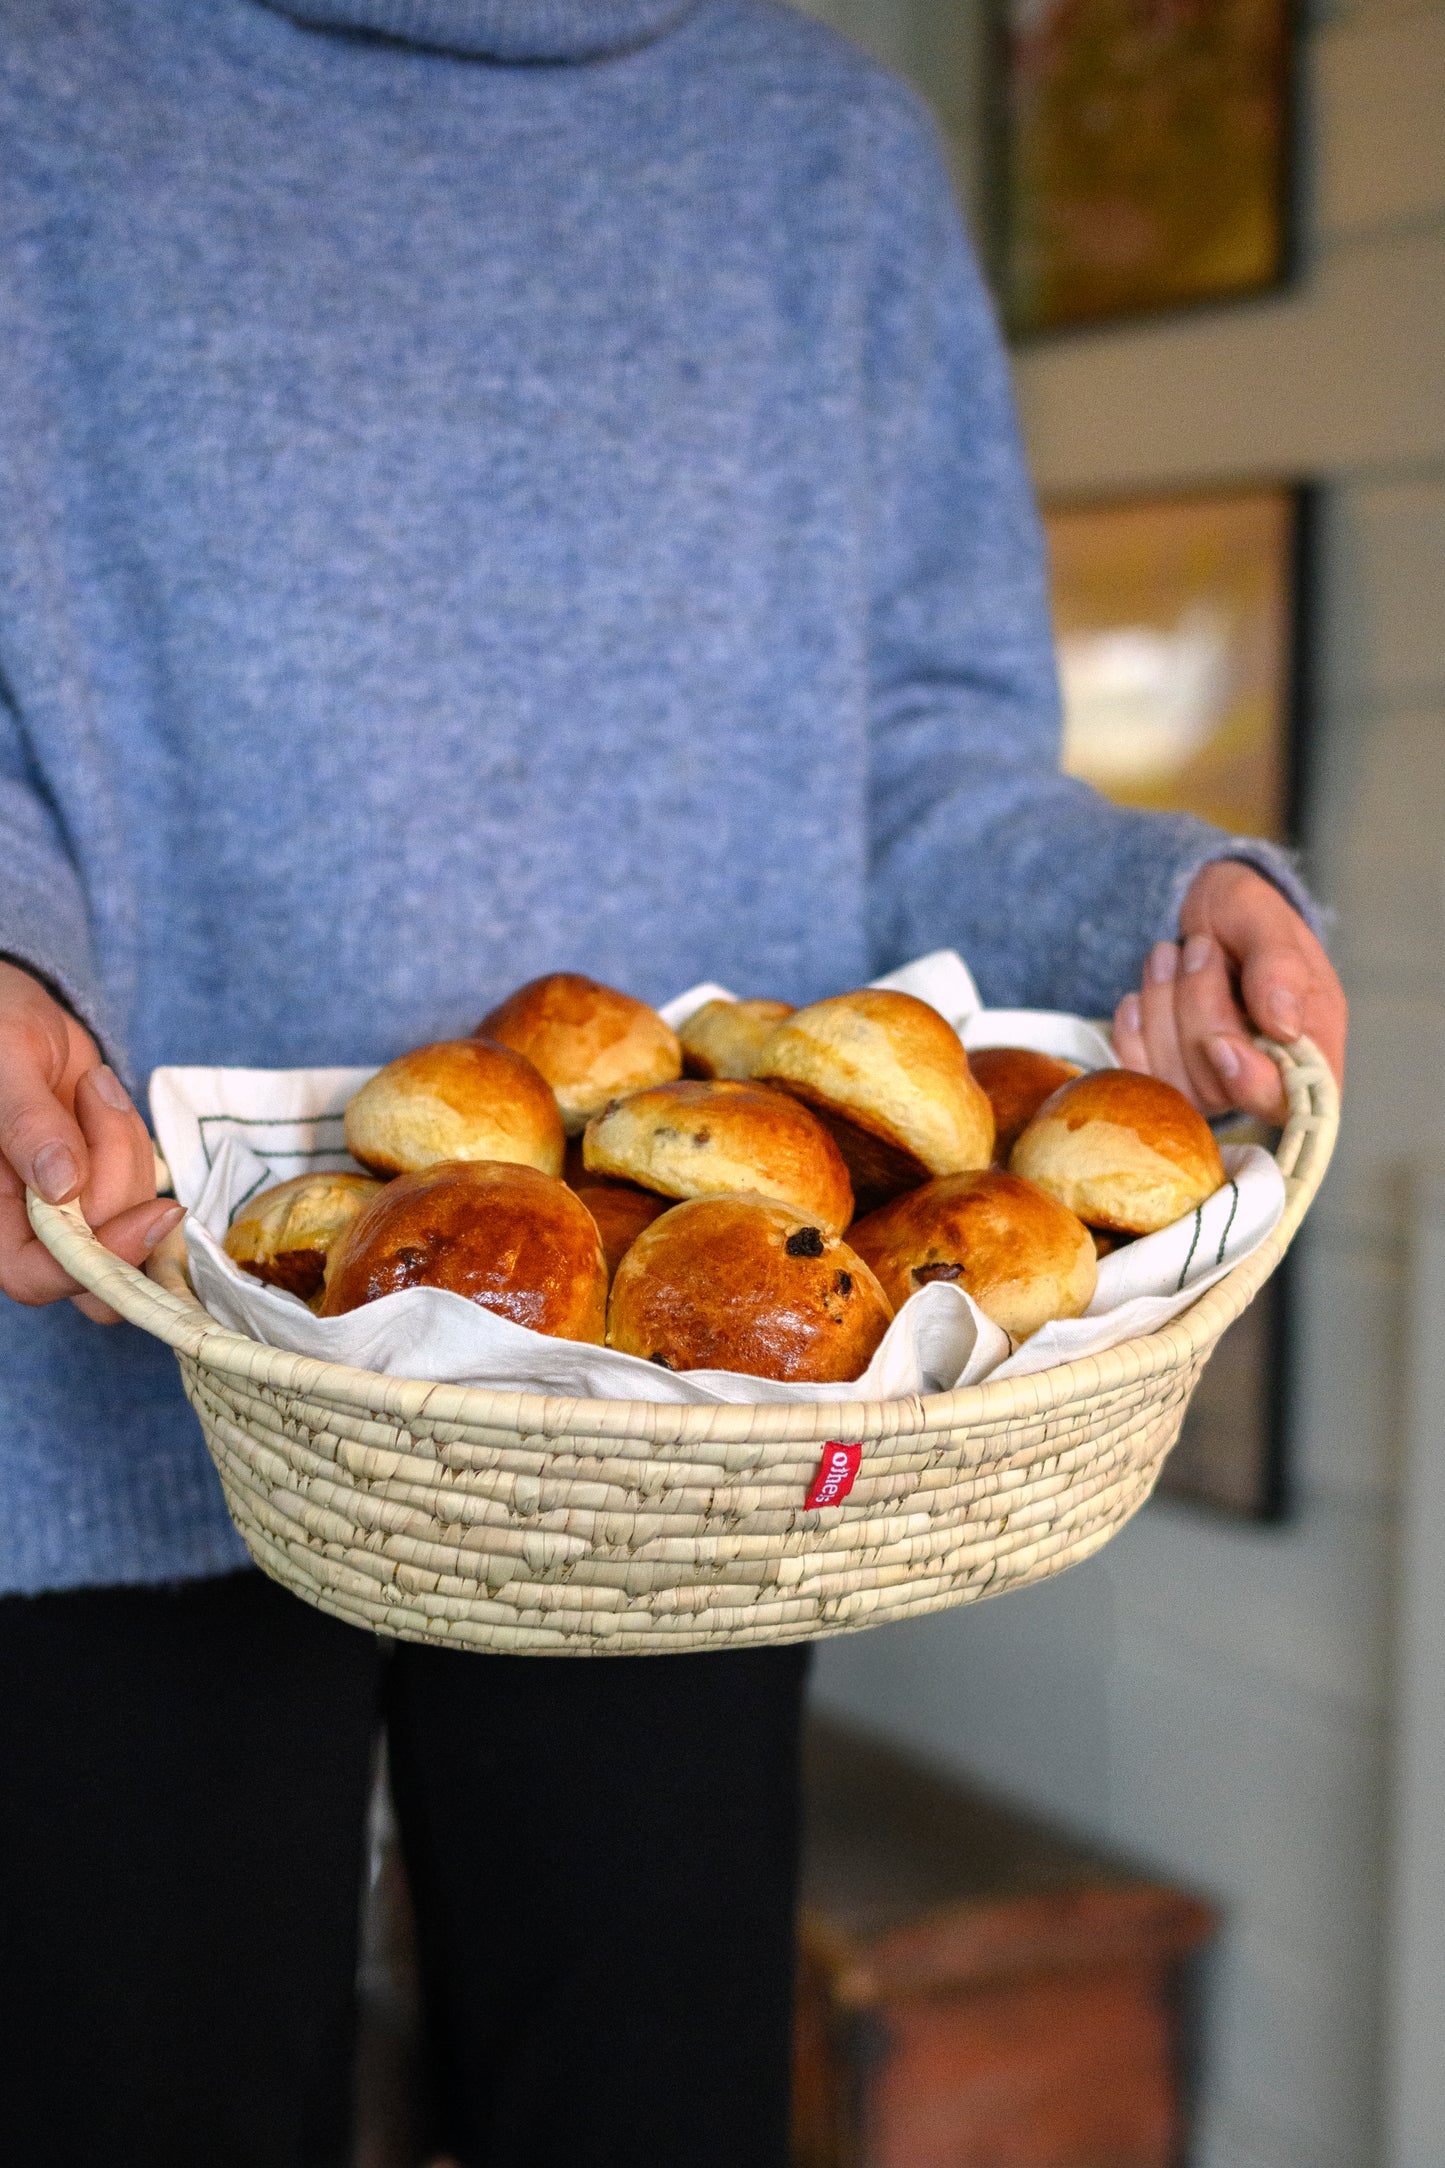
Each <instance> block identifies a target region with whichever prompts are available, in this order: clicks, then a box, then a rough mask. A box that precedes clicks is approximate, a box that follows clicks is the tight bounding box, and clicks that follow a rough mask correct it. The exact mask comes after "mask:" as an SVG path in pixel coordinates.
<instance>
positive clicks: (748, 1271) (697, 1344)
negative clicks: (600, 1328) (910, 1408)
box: [607, 1196, 893, 1384]
mask: <svg viewBox="0 0 1445 2168" xmlns="http://www.w3.org/2000/svg"><path fill="white" fill-rule="evenodd" d="M892 1316H893V1313H892V1311H891V1309H890V1308H889V1306H888V1298H887V1296H886V1295H885V1294H884V1292H883V1290H882V1288H881V1287H880V1286H879V1285H878V1282H877V1280H875V1278H874V1277H873V1274H872V1273H871V1272H870V1271H869V1269H868V1267H867V1266H866V1265H865V1264H864V1263H863V1261H862V1259H861V1258H859V1257H857V1256H855V1255H854V1253H853V1251H852V1250H851V1249H850V1248H849V1246H848V1245H847V1243H845V1242H841V1241H839V1239H838V1237H837V1236H836V1235H834V1234H831V1233H829V1231H828V1229H827V1228H826V1227H822V1226H820V1225H819V1224H818V1223H817V1221H816V1220H810V1219H808V1218H807V1217H806V1216H805V1215H803V1214H800V1213H797V1212H791V1211H789V1210H788V1208H787V1206H786V1205H781V1204H770V1203H769V1202H768V1201H767V1200H766V1199H764V1198H761V1197H745V1196H733V1197H705V1198H702V1199H699V1200H698V1201H697V1202H694V1203H690V1204H680V1205H676V1206H674V1208H673V1209H672V1211H670V1212H665V1213H664V1214H663V1216H662V1218H661V1219H660V1220H655V1221H654V1222H653V1224H652V1226H651V1227H649V1228H647V1229H646V1230H645V1232H644V1233H642V1234H640V1235H639V1236H638V1238H637V1240H636V1241H635V1242H634V1243H633V1245H632V1247H631V1249H630V1250H629V1251H628V1252H627V1255H626V1256H625V1257H624V1258H623V1260H622V1263H621V1264H620V1265H619V1266H618V1268H617V1277H616V1279H615V1280H614V1281H613V1283H612V1299H611V1301H610V1303H609V1304H608V1310H607V1344H608V1346H609V1347H615V1348H620V1349H621V1350H622V1352H623V1353H624V1354H627V1355H642V1356H645V1357H646V1358H647V1360H648V1361H649V1362H655V1363H659V1364H661V1365H662V1367H663V1368H664V1369H667V1370H742V1371H745V1372H746V1373H747V1375H748V1376H749V1377H755V1378H779V1379H785V1380H788V1381H790V1382H798V1381H810V1382H812V1383H815V1384H832V1383H835V1382H836V1383H840V1384H841V1383H845V1382H846V1381H848V1380H850V1379H852V1378H857V1377H861V1375H862V1373H863V1372H864V1371H865V1370H866V1369H867V1367H868V1365H869V1363H870V1362H871V1361H872V1359H873V1354H874V1351H875V1350H876V1348H877V1346H878V1343H879V1341H880V1340H881V1339H882V1338H883V1335H884V1333H885V1332H886V1331H887V1330H888V1327H889V1324H890V1322H891V1321H892Z"/></svg>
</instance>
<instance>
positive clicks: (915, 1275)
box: [848, 1167, 1098, 1340]
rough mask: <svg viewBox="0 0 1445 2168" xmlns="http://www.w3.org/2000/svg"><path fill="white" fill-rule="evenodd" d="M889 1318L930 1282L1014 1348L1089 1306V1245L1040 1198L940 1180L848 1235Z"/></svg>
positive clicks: (1092, 1262) (997, 1174)
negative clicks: (974, 1308) (978, 1314)
mask: <svg viewBox="0 0 1445 2168" xmlns="http://www.w3.org/2000/svg"><path fill="white" fill-rule="evenodd" d="M848 1239H849V1241H850V1242H851V1243H852V1245H853V1247H854V1249H856V1250H857V1252H858V1255H859V1256H860V1257H861V1258H863V1259H864V1260H865V1262H866V1263H868V1264H870V1265H871V1266H872V1268H873V1270H874V1272H875V1273H876V1274H877V1276H878V1280H879V1283H880V1284H881V1286H882V1288H883V1292H884V1294H885V1295H887V1297H888V1300H889V1301H890V1302H891V1303H892V1304H893V1307H894V1308H895V1310H901V1309H902V1307H903V1305H904V1303H905V1302H906V1301H907V1300H908V1298H909V1296H910V1295H911V1294H914V1293H915V1292H916V1291H917V1289H918V1288H920V1287H926V1286H927V1285H928V1283H929V1282H930V1281H931V1280H953V1281H956V1282H957V1284H958V1285H959V1286H960V1287H961V1288H962V1289H963V1290H964V1292H965V1293H966V1294H969V1295H972V1297H973V1299H974V1301H975V1302H976V1303H977V1304H978V1306H979V1308H980V1309H981V1310H982V1311H983V1312H984V1314H985V1316H987V1317H991V1318H992V1319H993V1321H994V1323H995V1324H996V1325H1001V1326H1002V1327H1003V1329H1004V1331H1005V1332H1006V1333H1008V1334H1009V1335H1010V1337H1011V1338H1012V1339H1014V1340H1024V1339H1027V1337H1028V1335H1029V1334H1030V1333H1031V1332H1037V1331H1038V1329H1039V1327H1040V1325H1046V1324H1047V1323H1048V1322H1049V1319H1050V1318H1054V1317H1081V1316H1082V1315H1083V1313H1084V1311H1085V1310H1087V1308H1088V1307H1089V1304H1090V1303H1091V1302H1092V1300H1093V1298H1094V1288H1095V1285H1096V1284H1097V1281H1098V1263H1097V1260H1096V1258H1095V1255H1094V1242H1093V1237H1092V1236H1091V1235H1090V1233H1089V1230H1088V1228H1087V1227H1086V1226H1085V1225H1084V1224H1083V1222H1082V1220H1079V1219H1077V1218H1076V1217H1075V1216H1074V1214H1073V1213H1072V1212H1070V1211H1069V1210H1068V1208H1067V1207H1066V1206H1065V1205H1061V1204H1059V1203H1058V1202H1057V1200H1056V1199H1055V1198H1053V1197H1050V1196H1049V1195H1048V1194H1047V1192H1046V1191H1044V1190H1042V1189H1039V1188H1037V1187H1036V1186H1035V1184H1034V1183H1032V1182H1025V1181H1023V1180H1022V1179H1021V1178H1020V1177H1019V1176H1018V1175H1016V1174H1005V1173H1003V1172H1002V1171H1001V1170H1000V1169H998V1168H996V1167H993V1168H987V1169H985V1170H984V1171H983V1172H981V1173H974V1174H945V1175H940V1176H939V1177H938V1178H937V1180H935V1181H932V1182H925V1183H924V1185H923V1187H922V1188H921V1189H912V1190H909V1192H908V1194H907V1195H906V1196H903V1197H896V1198H895V1199H894V1201H893V1203H892V1204H886V1205H884V1206H883V1208H882V1210H881V1211H878V1212H871V1213H870V1214H869V1215H868V1217H867V1219H861V1220H858V1221H857V1222H856V1223H855V1224H854V1226H853V1227H852V1228H851V1229H850V1230H849V1236H848Z"/></svg>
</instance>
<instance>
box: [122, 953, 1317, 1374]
mask: <svg viewBox="0 0 1445 2168" xmlns="http://www.w3.org/2000/svg"><path fill="white" fill-rule="evenodd" d="M877 983H878V984H879V985H886V986H890V987H895V988H897V989H899V990H900V991H902V992H906V993H912V994H915V995H917V996H918V997H919V998H920V999H921V1000H925V1001H928V1002H930V1003H931V1005H932V1006H933V1007H935V1008H937V1009H938V1010H939V1012H940V1014H941V1015H943V1016H946V1017H947V1019H948V1021H949V1022H950V1023H951V1024H952V1025H953V1026H954V1028H955V1030H957V1031H958V1032H959V1034H960V1037H961V1038H962V1039H963V1042H964V1044H965V1045H966V1046H969V1047H979V1046H1008V1045H1014V1046H1034V1047H1037V1048H1038V1049H1039V1050H1040V1051H1041V1052H1045V1053H1053V1054H1057V1055H1060V1056H1064V1057H1066V1058H1068V1059H1070V1060H1073V1061H1077V1062H1079V1063H1080V1064H1081V1066H1083V1067H1085V1068H1090V1069H1094V1068H1103V1067H1109V1066H1113V1065H1114V1061H1115V1057H1114V1054H1113V1051H1112V1049H1111V1047H1110V1045H1109V1042H1108V1039H1107V1038H1106V1037H1105V1035H1104V1033H1103V1031H1102V1030H1101V1029H1100V1028H1099V1027H1098V1026H1097V1025H1094V1024H1090V1023H1088V1022H1086V1021H1085V1019H1083V1018H1082V1017H1076V1016H1064V1015H1059V1014H1056V1013H1054V1012H1052V1011H1046V1010H1028V1009H997V1010H987V1009H984V1008H983V1007H982V1004H981V1003H980V1001H979V997H978V992H977V989H976V988H975V986H974V984H973V981H972V979H971V978H970V976H969V974H968V971H967V969H966V967H965V966H964V964H963V961H962V959H961V958H960V957H958V956H956V955H955V954H954V953H953V952H952V951H951V950H941V951H939V952H938V953H937V954H936V955H933V956H925V957H921V958H920V959H919V960H918V961H917V962H915V963H912V964H909V965H907V966H906V967H905V968H904V969H903V970H902V971H897V972H893V973H891V974H890V975H889V977H888V978H887V979H882V980H879V981H878V982H877ZM733 998H735V997H734V996H733V995H731V994H730V993H729V992H728V990H727V989H726V988H725V987H721V986H714V985H704V986H698V987H693V988H691V989H690V990H689V991H688V992H687V993H685V994H679V995H678V996H677V997H676V999H675V1000H673V1001H670V1002H669V1003H668V1004H667V1006H666V1007H665V1008H664V1010H663V1012H662V1013H663V1015H664V1016H665V1017H666V1018H667V1020H668V1022H669V1023H671V1024H673V1025H674V1026H675V1025H677V1024H680V1023H683V1022H685V1021H686V1019H687V1017H688V1016H690V1015H691V1014H692V1013H693V1011H694V1010H695V1009H698V1008H700V1007H701V1006H702V1004H703V1002H704V1001H709V1000H716V999H722V1000H731V999H733ZM373 1073H374V1072H373V1071H372V1070H370V1069H279V1070H266V1069H200V1068H166V1069H158V1070H156V1072H155V1074H154V1076H153V1077H152V1079H151V1092H150V1102H151V1116H152V1120H153V1123H154V1126H155V1132H156V1136H157V1139H158V1141H159V1144H160V1148H161V1151H162V1152H163V1153H164V1155H165V1158H166V1161H167V1163H168V1165H169V1167H170V1170H171V1178H172V1181H173V1183H174V1185H175V1192H176V1195H177V1197H178V1198H179V1199H180V1201H181V1202H182V1203H183V1204H184V1205H185V1206H186V1207H187V1212H188V1216H187V1219H186V1222H185V1233H186V1246H187V1250H188V1253H189V1257H190V1266H191V1276H192V1280H193V1282H194V1285H195V1289H196V1293H197V1295H198V1296H199V1297H200V1299H201V1301H202V1302H203V1303H204V1304H205V1306H206V1308H207V1309H208V1310H209V1311H210V1312H211V1314H212V1315H213V1316H214V1317H215V1318H216V1319H217V1320H218V1321H219V1322H220V1323H221V1324H223V1325H229V1326H230V1327H231V1328H232V1329H233V1330H235V1331H237V1332H243V1333H248V1334H249V1335H250V1336H251V1337H252V1338H254V1339H257V1340H261V1341H264V1342H265V1343H266V1344H267V1345H269V1346H271V1347H281V1348H286V1349H289V1350H290V1351H291V1352H292V1353H294V1354H299V1355H315V1356H318V1357H320V1358H321V1359H322V1360H323V1361H327V1362H340V1363H350V1364H353V1365H355V1366H357V1367H358V1368H361V1369H365V1370H377V1371H381V1372H383V1373H385V1374H386V1375H388V1376H391V1377H412V1378H428V1379H432V1380H434V1381H436V1382H437V1383H440V1384H469V1385H486V1386H491V1387H493V1388H495V1389H496V1390H499V1391H523V1392H542V1393H554V1394H562V1395H566V1396H569V1397H579V1398H583V1399H629V1400H656V1401H671V1402H685V1403H686V1402H707V1401H755V1402H761V1401H777V1400H788V1401H791V1400H800V1401H835V1400H840V1399H848V1400H891V1399H898V1398H902V1397H904V1396H905V1395H907V1394H910V1393H930V1392H941V1391H946V1390H947V1389H949V1388H950V1387H953V1386H957V1385H975V1384H978V1383H980V1382H981V1381H982V1380H983V1379H984V1378H986V1377H1013V1376H1019V1375H1022V1374H1023V1373H1025V1372H1028V1371H1034V1370H1044V1369H1049V1368H1051V1367H1052V1366H1053V1365H1054V1364H1056V1363H1064V1362H1072V1361H1074V1360H1075V1359H1076V1358H1077V1357H1079V1356H1083V1355H1093V1354H1097V1353H1099V1352H1100V1351H1101V1350H1102V1349H1104V1348H1107V1347H1113V1346H1115V1345H1116V1344H1117V1343H1118V1342H1119V1341H1121V1340H1126V1339H1130V1338H1132V1337H1133V1336H1134V1335H1135V1334H1138V1333H1143V1332H1151V1331H1153V1330H1155V1329H1156V1327H1158V1326H1159V1325H1162V1324H1163V1323H1165V1322H1166V1320H1167V1319H1169V1318H1171V1317H1175V1316H1177V1315H1178V1314H1179V1312H1180V1311H1181V1310H1184V1309H1187V1308H1188V1306H1189V1304H1190V1303H1192V1302H1194V1301H1195V1300H1196V1299H1197V1298H1198V1296H1200V1295H1201V1294H1203V1293H1204V1291H1205V1289H1206V1288H1208V1287H1212V1286H1213V1285H1214V1283H1215V1281H1216V1280H1218V1279H1221V1278H1223V1276H1224V1274H1225V1273H1226V1272H1228V1271H1229V1270H1230V1269H1231V1268H1232V1267H1233V1266H1234V1265H1237V1264H1238V1263H1239V1262H1240V1261H1241V1259H1243V1258H1244V1257H1247V1256H1248V1255H1249V1253H1250V1251H1251V1250H1253V1249H1255V1248H1256V1247H1257V1246H1258V1244H1259V1243H1261V1242H1262V1241H1263V1240H1264V1239H1265V1237H1266V1236H1267V1235H1268V1234H1269V1233H1270V1232H1271V1230H1272V1229H1273V1228H1274V1227H1275V1225H1276V1224H1277V1222H1278V1220H1279V1218H1280V1215H1281V1213H1282V1212H1283V1210H1284V1202H1285V1197H1284V1182H1283V1179H1282V1178H1281V1176H1280V1172H1279V1169H1278V1167H1277V1166H1276V1165H1275V1163H1274V1160H1273V1159H1272V1158H1271V1157H1270V1155H1269V1153H1268V1152H1265V1151H1263V1150H1261V1149H1260V1147H1259V1146H1258V1145H1248V1146H1226V1147H1225V1149H1224V1164H1225V1168H1226V1171H1227V1174H1228V1176H1229V1179H1228V1181H1227V1182H1226V1183H1225V1185H1224V1187H1223V1188H1222V1189H1220V1190H1217V1191H1216V1192H1215V1194H1214V1196H1212V1197H1210V1198H1208V1199H1207V1200H1206V1201H1205V1203H1204V1204H1203V1205H1201V1206H1200V1208H1199V1210H1198V1211H1197V1212H1192V1213H1190V1214H1188V1215H1187V1216H1186V1217H1185V1218H1184V1219H1182V1220H1178V1221H1176V1222H1175V1224H1174V1225H1173V1226H1172V1227H1166V1228H1165V1229H1163V1231H1162V1232H1161V1233H1159V1234H1157V1235H1148V1236H1145V1237H1143V1238H1142V1239H1141V1240H1139V1241H1137V1242H1133V1243H1130V1244H1128V1245H1127V1246H1126V1247H1125V1248H1124V1249H1122V1250H1118V1251H1116V1252H1115V1253H1114V1254H1113V1255H1112V1256H1109V1257H1106V1258H1104V1259H1103V1260H1102V1261H1101V1263H1100V1266H1099V1285H1098V1290H1097V1293H1096V1294H1095V1297H1094V1300H1093V1302H1092V1303H1091V1304H1090V1306H1089V1310H1088V1312H1087V1314H1086V1315H1085V1316H1084V1317H1081V1318H1073V1319H1068V1320H1064V1321H1060V1322H1057V1323H1054V1324H1050V1325H1045V1326H1044V1327H1043V1329H1042V1330H1041V1331H1040V1332H1037V1333H1035V1334H1034V1335H1033V1336H1032V1338H1030V1339H1029V1340H1026V1341H1025V1342H1024V1343H1023V1345H1022V1346H1021V1347H1019V1348H1018V1349H1017V1350H1011V1347H1010V1343H1009V1340H1008V1336H1007V1335H1006V1334H1005V1333H1003V1332H1001V1331H1000V1329H999V1328H998V1326H997V1325H995V1324H993V1322H992V1321H991V1320H990V1319H989V1318H987V1317H985V1316H984V1314H983V1312H982V1311H981V1310H980V1309H979V1308H978V1306H977V1304H976V1303H974V1302H973V1301H972V1300H971V1299H970V1298H969V1296H967V1295H966V1294H965V1293H964V1292H963V1290H962V1289H961V1288H959V1287H957V1286H955V1285H953V1284H951V1283H949V1282H947V1281H935V1282H933V1283H932V1284H931V1285H929V1286H927V1287H923V1288H920V1289H919V1291H918V1293H917V1294H916V1295H914V1296H913V1297H912V1299H911V1300H910V1301H909V1302H907V1303H905V1305H904V1307H903V1309H902V1310H901V1311H900V1312H899V1314H898V1316H897V1318H896V1319H895V1320H894V1322H893V1324H892V1325H891V1326H890V1328H889V1330H888V1332H887V1334H886V1335H885V1337H884V1339H883V1342H882V1344H881V1346H880V1347H879V1349H878V1352H877V1354H876V1355H875V1356H874V1358H873V1360H872V1362H871V1363H870V1364H869V1366H868V1368H867V1370H866V1371H865V1372H864V1374H863V1376H862V1377H861V1378H859V1379H857V1380H856V1381H855V1382H853V1383H850V1384H846V1385H785V1384H779V1383H776V1382H775V1381H774V1380H772V1379H769V1378H751V1377H745V1376H742V1375H741V1374H739V1373H737V1372H734V1371H723V1370H691V1371H684V1372H673V1371H667V1370H662V1369H659V1368H658V1367H657V1366H656V1365H654V1364H652V1363H648V1362H643V1361H642V1360H641V1359H640V1358H639V1357H637V1356H634V1355H619V1354H616V1353H614V1352H613V1351H612V1350H611V1349H608V1348H595V1347H588V1346H585V1345H583V1344H582V1343H581V1342H579V1341H574V1340H555V1339H551V1338H549V1337H548V1336H547V1335H545V1334H543V1333H535V1332H532V1331H530V1330H529V1329H528V1328H527V1327H526V1326H522V1325H514V1324H512V1323H511V1322H510V1321H509V1320H508V1319H506V1318H502V1317H497V1316H496V1315H495V1314H494V1313H493V1312H491V1311H490V1310H484V1309H482V1308H480V1307H479V1306H478V1305H477V1304H475V1303H471V1302H468V1301H466V1300H465V1299H464V1298H463V1297H462V1296H460V1295H453V1294H449V1293H447V1292H445V1291H444V1290H442V1289H440V1288H423V1287H416V1288H408V1289H407V1290H406V1291H405V1292H404V1293H401V1294H397V1295H387V1296H384V1297H383V1298H382V1300H381V1301H379V1302H374V1303H369V1304H367V1305H366V1307H365V1308H363V1309H360V1310H353V1311H351V1312H350V1313H349V1314H348V1315H347V1316H345V1317H337V1318H318V1317H313V1316H312V1314H311V1312H310V1311H309V1310H308V1309H307V1308H306V1306H305V1304H304V1303H302V1302H299V1301H298V1300H297V1299H296V1297H295V1296H293V1295H287V1294H283V1293H281V1292H280V1291H279V1290H278V1289H276V1288H270V1287H265V1286H263V1285H262V1284H261V1282H260V1281H258V1280H254V1279H252V1278H251V1277H250V1276H249V1275H248V1274H246V1273H243V1272H242V1271H241V1270H240V1269H239V1268H238V1267H237V1266H236V1265H234V1264H232V1262H231V1260H230V1258H228V1257H227V1255H226V1253H225V1251H224V1249H223V1248H222V1247H221V1242H222V1238H223V1237H224V1235H225V1231H226V1228H227V1227H228V1226H229V1225H230V1222H231V1219H232V1218H233V1217H234V1215H235V1213H236V1212H237V1211H238V1210H239V1209H240V1207H241V1205H242V1204H244V1203H245V1202H246V1201H247V1199H248V1198H250V1197H253V1196H255V1195H256V1194H257V1192H258V1191H260V1190H262V1189H265V1188H269V1187H270V1186H271V1185H272V1184H273V1183H276V1182H280V1181H284V1180H285V1179H286V1178H287V1176H289V1175H293V1174H301V1173H304V1172H306V1171H307V1170H308V1169H322V1168H334V1167H343V1168H344V1167H352V1166H354V1162H353V1161H352V1160H351V1159H350V1158H349V1156H348V1154H347V1151H346V1146H345V1140H344V1136H343V1133H342V1116H343V1113H344V1110H345V1107H346V1102H347V1100H348V1099H349V1098H350V1097H351V1095H352V1093H353V1092H355V1091H356V1090H357V1089H358V1087H359V1086H360V1085H361V1084H363V1083H364V1082H365V1080H366V1078H367V1077H368V1076H370V1075H372V1074H373Z"/></svg>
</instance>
